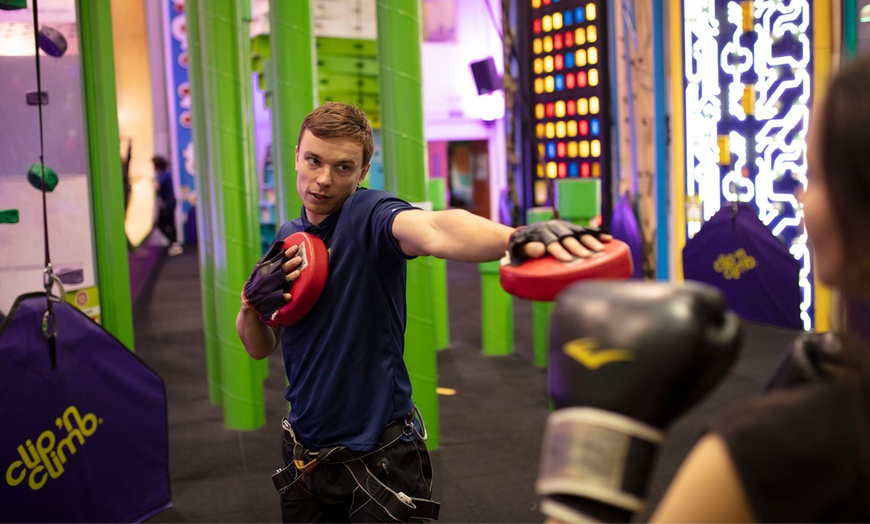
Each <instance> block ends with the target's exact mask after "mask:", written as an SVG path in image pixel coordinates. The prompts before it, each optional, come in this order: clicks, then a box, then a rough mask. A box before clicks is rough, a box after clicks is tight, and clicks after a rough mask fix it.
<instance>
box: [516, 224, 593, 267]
mask: <svg viewBox="0 0 870 524" xmlns="http://www.w3.org/2000/svg"><path fill="white" fill-rule="evenodd" d="M609 233H610V232H609V231H608V230H607V229H606V228H598V227H591V226H579V225H577V224H572V223H571V222H566V221H565V220H547V221H544V222H535V223H534V224H531V225H528V226H523V227H521V228H519V229H517V230H516V231H514V232H513V233H512V234H511V238H510V242H509V243H508V254H509V255H510V259H511V263H512V264H514V265H517V264H520V263H522V262H524V261H526V260H528V259H529V257H527V256H526V254H525V247H526V244H528V243H530V242H543V244H544V245H545V246H549V245H550V244H552V243H553V242H561V241H562V239H563V238H567V237H574V238H576V239H577V240H580V237H581V236H583V235H592V236H593V237H595V238H596V239H598V240H601V235H606V234H609Z"/></svg>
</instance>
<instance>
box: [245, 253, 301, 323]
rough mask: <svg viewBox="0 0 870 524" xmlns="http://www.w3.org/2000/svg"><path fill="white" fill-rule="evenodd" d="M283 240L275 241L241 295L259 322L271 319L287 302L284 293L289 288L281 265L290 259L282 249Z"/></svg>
mask: <svg viewBox="0 0 870 524" xmlns="http://www.w3.org/2000/svg"><path fill="white" fill-rule="evenodd" d="M282 246H283V241H280V242H275V243H273V244H272V247H270V248H269V251H267V252H266V254H265V255H263V258H261V259H260V261H259V262H257V265H256V266H254V271H253V272H251V276H250V277H248V280H247V281H246V282H245V287H244V290H243V292H242V297H243V298H244V300H245V302H246V303H247V304H248V306H249V307H250V308H251V309H253V310H254V311H256V312H257V316H259V317H260V321H261V322H269V321H271V320H272V319H273V318H274V317H275V315H277V314H278V312H279V310H280V309H281V308H282V307H283V306H284V305H286V304H287V299H285V298H284V293H287V292H288V291H287V290H288V289H289V288H290V284H291V283H290V282H288V281H287V275H285V274H284V269H283V267H282V266H283V265H284V264H285V263H286V262H287V261H288V260H290V259H289V258H287V255H286V254H285V252H284V249H283V247H282Z"/></svg>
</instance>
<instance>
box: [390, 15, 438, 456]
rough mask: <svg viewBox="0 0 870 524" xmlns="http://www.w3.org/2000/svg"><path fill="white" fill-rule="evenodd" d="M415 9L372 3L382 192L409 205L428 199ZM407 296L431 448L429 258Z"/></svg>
mask: <svg viewBox="0 0 870 524" xmlns="http://www.w3.org/2000/svg"><path fill="white" fill-rule="evenodd" d="M420 10H421V7H420V2H419V1H408V0H377V23H378V69H379V87H380V99H381V122H382V123H381V134H382V139H383V148H384V188H385V189H386V190H387V191H390V192H391V193H394V194H396V195H397V196H399V197H400V198H403V199H405V200H407V201H409V202H414V203H422V202H426V201H428V197H427V194H426V193H427V188H428V185H427V181H426V179H427V174H426V169H427V166H426V143H425V140H424V138H423V66H422V27H421V16H420ZM407 295H408V325H407V328H406V330H405V362H406V363H407V365H408V371H409V373H410V374H411V382H412V386H413V388H414V402H416V403H417V406H419V408H420V411H421V412H422V413H423V416H424V417H425V418H426V425H427V429H428V430H429V446H430V448H431V449H435V448H437V447H438V445H439V441H440V436H439V427H440V424H439V421H438V396H437V394H436V392H435V388H436V387H437V369H436V368H437V359H436V348H435V323H434V321H433V301H432V260H431V258H429V257H419V258H417V259H414V260H412V261H411V262H409V263H408V292H407Z"/></svg>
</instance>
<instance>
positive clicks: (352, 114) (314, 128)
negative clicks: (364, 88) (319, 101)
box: [296, 102, 375, 167]
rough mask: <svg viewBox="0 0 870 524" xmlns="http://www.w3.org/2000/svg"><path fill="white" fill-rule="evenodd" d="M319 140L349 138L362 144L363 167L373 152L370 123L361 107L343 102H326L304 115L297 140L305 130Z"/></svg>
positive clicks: (298, 142)
mask: <svg viewBox="0 0 870 524" xmlns="http://www.w3.org/2000/svg"><path fill="white" fill-rule="evenodd" d="M306 129H307V130H308V131H309V132H310V133H311V134H312V135H314V136H316V137H317V138H320V139H321V140H325V139H329V138H349V139H350V140H352V141H354V142H356V143H357V144H359V145H361V146H362V149H363V158H362V162H363V163H362V165H363V167H365V166H367V165H368V164H369V162H370V161H371V159H372V155H373V154H374V152H375V142H374V138H373V137H372V124H371V123H370V122H369V119H368V117H366V114H365V113H364V112H363V111H362V109H360V108H358V107H356V106H355V105H353V104H347V103H343V102H326V103H324V104H323V105H321V106H320V107H318V108H317V109H315V110H314V111H312V112H311V113H309V114H308V116H306V117H305V120H303V121H302V128H301V129H300V130H299V140H298V141H297V143H296V145H297V146H298V145H299V144H301V142H302V135H303V134H304V133H305V130H306Z"/></svg>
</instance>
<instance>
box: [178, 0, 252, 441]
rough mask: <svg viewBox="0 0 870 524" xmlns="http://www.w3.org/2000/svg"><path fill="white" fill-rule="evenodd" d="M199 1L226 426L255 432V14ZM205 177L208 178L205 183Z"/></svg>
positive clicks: (218, 0)
mask: <svg viewBox="0 0 870 524" xmlns="http://www.w3.org/2000/svg"><path fill="white" fill-rule="evenodd" d="M188 3H196V6H195V7H194V10H193V11H194V12H195V14H196V18H195V19H191V18H188V20H187V24H188V27H189V26H191V25H193V24H197V26H198V27H197V28H196V29H195V30H194V34H196V35H198V36H199V38H198V41H199V58H200V69H199V70H200V71H201V72H202V76H201V79H202V90H201V91H200V92H193V91H192V92H191V97H192V98H195V97H196V96H201V97H202V99H203V104H202V107H203V109H204V110H203V112H202V115H201V116H202V118H199V119H198V120H197V121H196V123H195V125H196V126H198V128H199V129H201V133H198V135H197V137H198V138H201V139H202V140H201V141H200V142H198V143H197V144H196V146H197V147H200V148H205V149H206V150H205V151H204V152H203V153H202V154H204V155H207V156H208V171H209V172H208V174H204V175H203V176H202V179H204V180H206V181H207V182H206V183H208V184H210V188H209V191H210V199H211V200H212V202H211V207H212V209H211V212H210V213H208V214H209V215H210V216H209V217H208V220H207V222H208V225H207V226H205V227H206V228H207V229H208V230H210V232H211V234H210V237H211V238H210V239H211V242H212V245H213V253H212V256H213V264H214V274H213V281H212V282H211V285H212V286H214V304H215V332H216V333H217V345H218V348H219V350H218V351H219V361H220V377H221V395H220V397H221V400H222V405H223V411H224V424H225V425H226V426H227V427H228V428H231V429H256V428H258V427H260V426H262V425H263V423H264V422H265V418H266V414H265V405H264V401H263V382H262V379H263V377H264V376H265V371H264V369H263V367H265V366H267V361H266V360H263V361H259V362H258V361H255V360H253V359H251V358H250V356H248V354H247V352H245V349H244V346H242V343H241V341H240V340H239V337H238V335H237V334H236V328H235V318H236V314H237V313H238V310H239V301H240V292H241V289H242V285H243V284H244V282H245V280H246V279H247V278H248V275H249V274H250V271H251V268H252V267H253V265H254V263H255V262H256V261H257V259H258V258H259V254H260V233H259V219H258V216H257V202H258V200H257V176H256V167H255V165H254V163H255V162H254V158H255V155H254V143H253V141H254V138H253V136H254V134H253V128H252V121H253V110H252V107H251V106H252V104H253V98H252V97H253V95H252V92H251V69H250V50H249V35H248V24H247V23H246V22H245V20H246V14H247V12H248V8H247V6H245V5H244V4H245V0H209V1H207V2H206V1H201V0H193V1H191V0H188ZM202 179H201V180H202ZM206 285H209V283H206Z"/></svg>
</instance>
